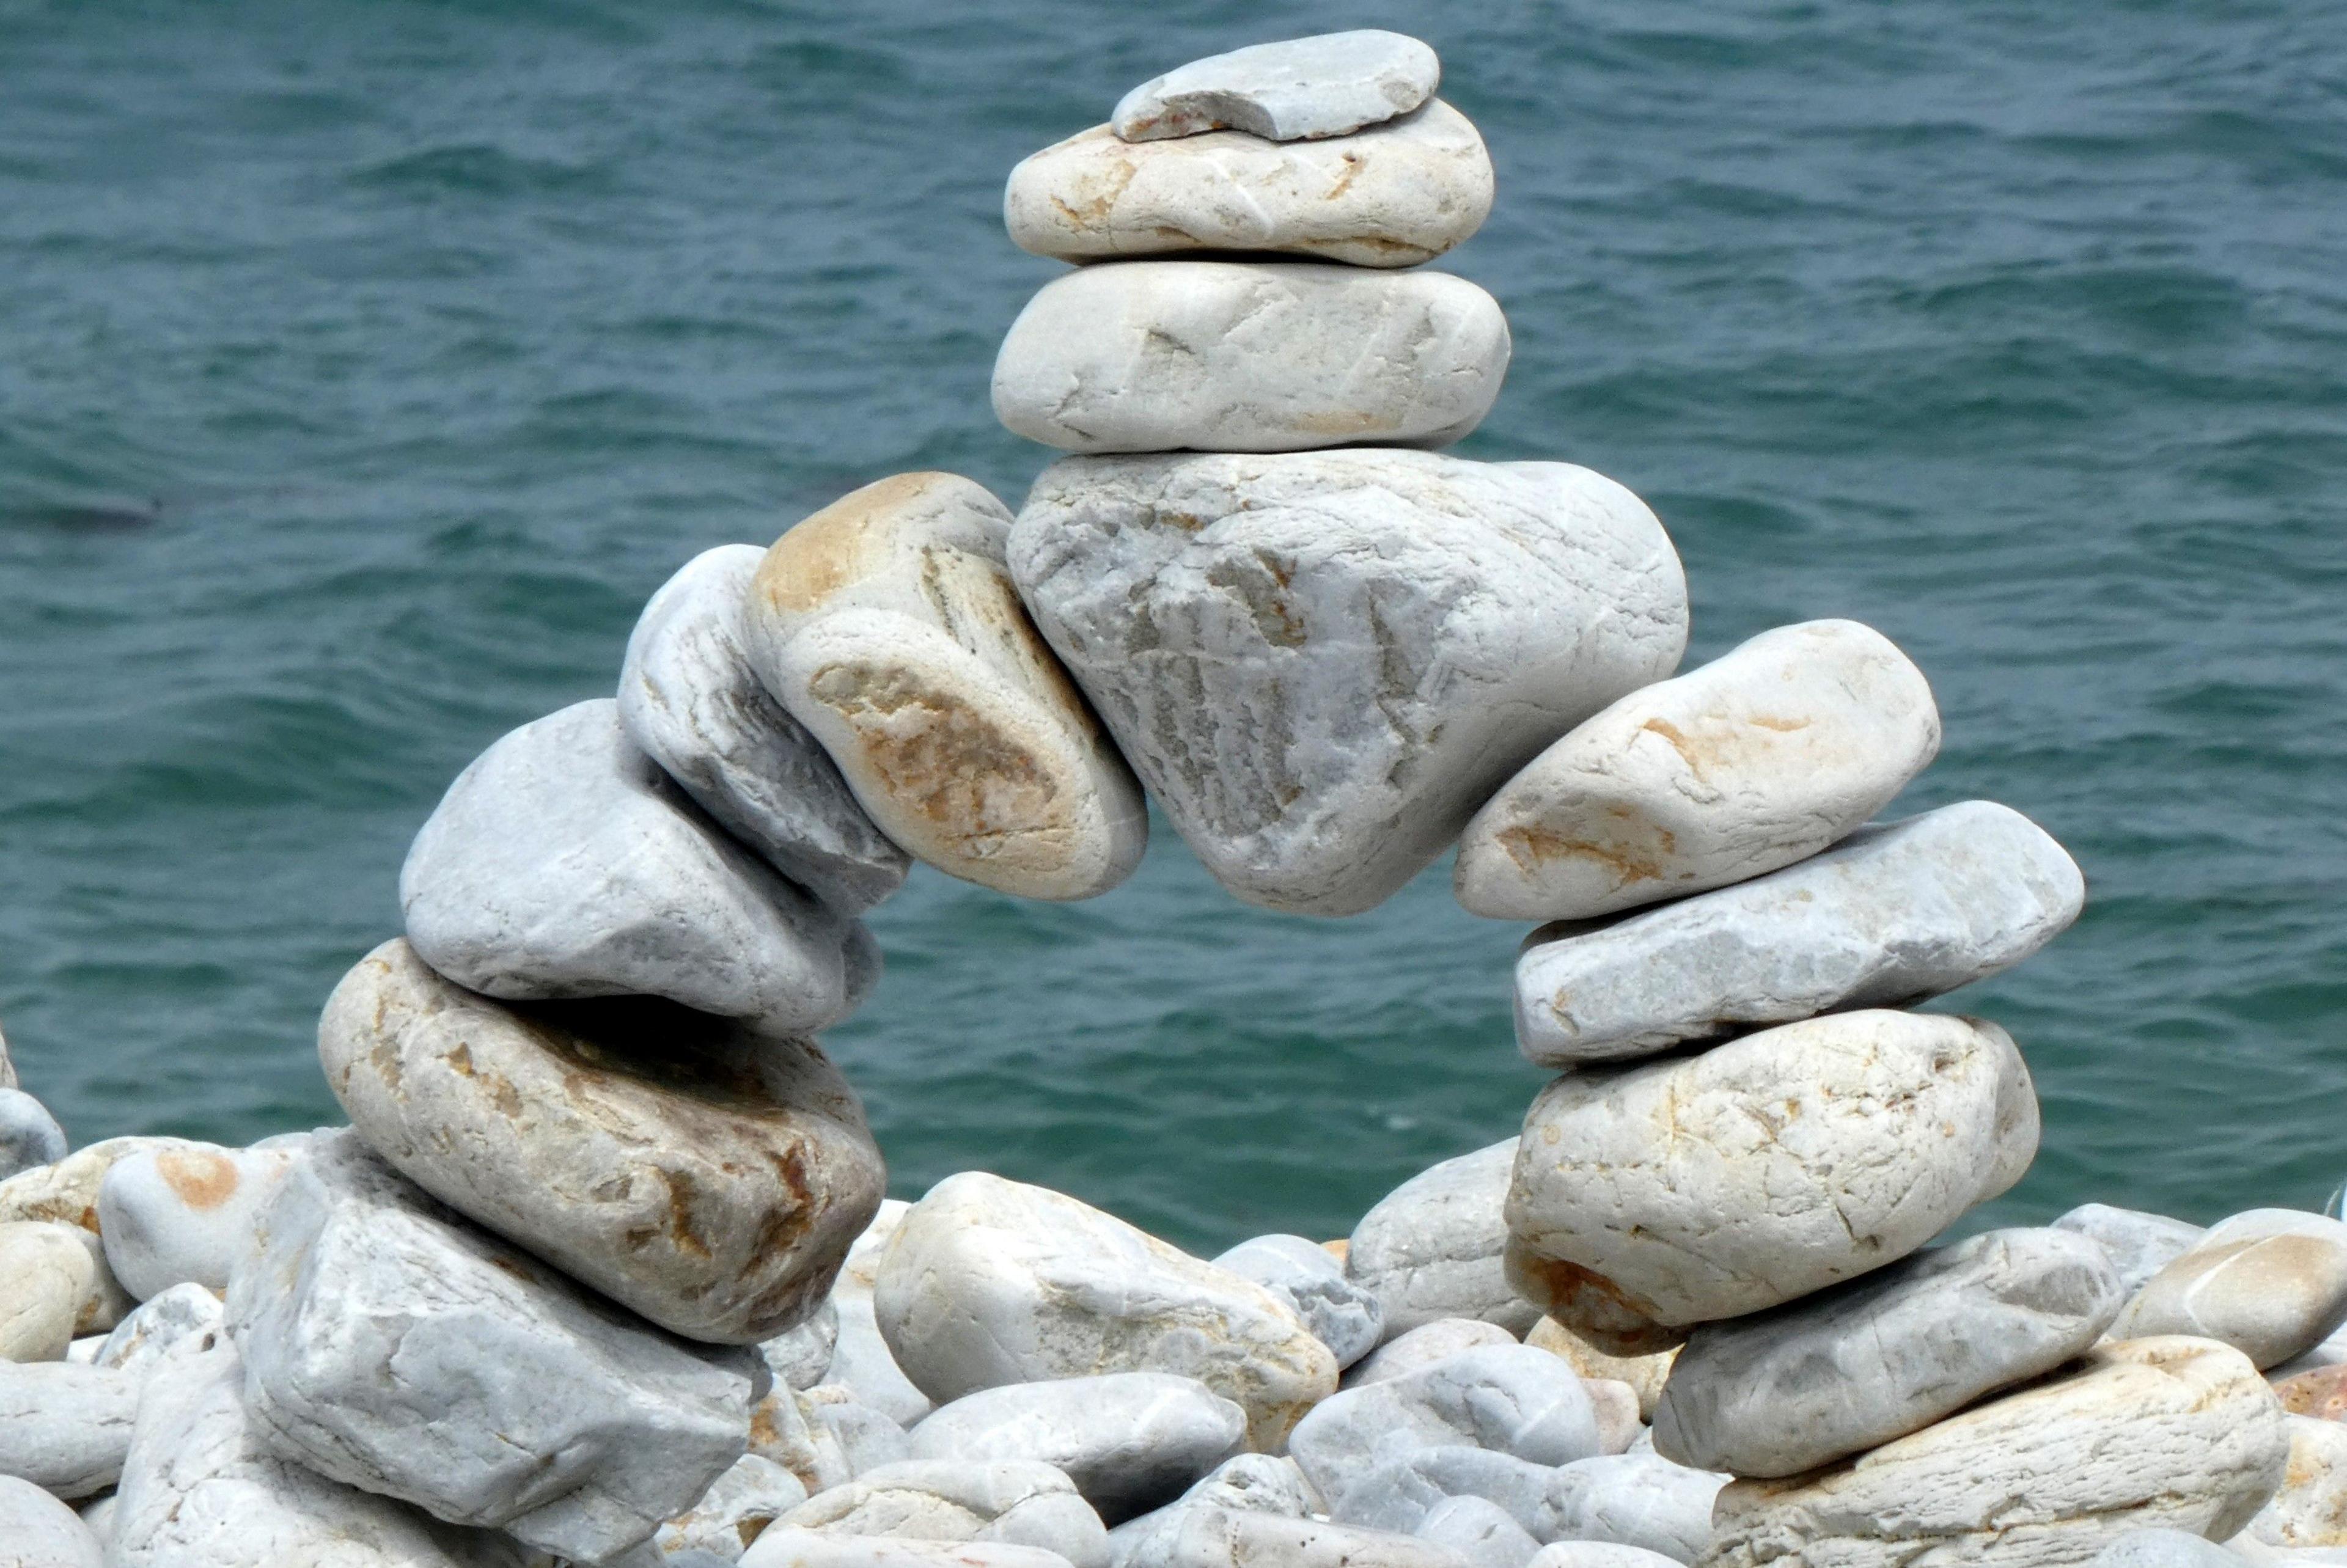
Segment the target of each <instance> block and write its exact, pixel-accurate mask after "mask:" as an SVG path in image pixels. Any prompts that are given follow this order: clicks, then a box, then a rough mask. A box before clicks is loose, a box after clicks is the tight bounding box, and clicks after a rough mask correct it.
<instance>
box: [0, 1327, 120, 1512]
mask: <svg viewBox="0 0 2347 1568" xmlns="http://www.w3.org/2000/svg"><path fill="white" fill-rule="evenodd" d="M136 1419H138V1378H137V1377H136V1376H135V1375H133V1374H131V1373H128V1372H120V1371H116V1370H114V1369H112V1368H102V1367H77V1366H74V1365H72V1364H70V1363H67V1362H61V1361H60V1362H45V1363H36V1364H32V1365H25V1364H20V1363H17V1362H14V1361H0V1476H15V1477H16V1478H18V1479H20V1480H23V1481H31V1482H32V1483H33V1484H34V1485H35V1486H37V1487H39V1488H41V1489H42V1490H43V1491H47V1492H49V1493H51V1494H53V1495H55V1496H57V1497H61V1498H65V1499H67V1500H68V1501H72V1500H74V1499H77V1498H84V1497H94V1496H96V1495H97V1493H99V1492H101V1491H105V1490H106V1489H107V1488H108V1487H109V1486H112V1485H113V1484H114V1483H115V1482H116V1481H118V1480H120V1479H121V1476H122V1456H123V1455H124V1454H125V1453H126V1452H128V1450H129V1448H130V1430H131V1426H132V1423H133V1422H134V1421H135V1420H136Z"/></svg>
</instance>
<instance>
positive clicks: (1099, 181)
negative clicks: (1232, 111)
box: [1002, 102, 1491, 267]
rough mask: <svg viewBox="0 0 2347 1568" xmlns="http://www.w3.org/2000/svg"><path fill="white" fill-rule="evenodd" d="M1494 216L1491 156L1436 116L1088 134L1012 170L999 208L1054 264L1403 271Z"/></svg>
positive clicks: (1453, 113) (1454, 113) (1453, 119)
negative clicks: (1192, 255) (1191, 257)
mask: <svg viewBox="0 0 2347 1568" xmlns="http://www.w3.org/2000/svg"><path fill="white" fill-rule="evenodd" d="M1490 213H1491V154H1490V153H1489V152H1487V151H1485V150H1484V148H1483V138H1481V136H1478V135H1477V134H1476V132H1475V128H1474V126H1472V125H1471V124H1470V123H1469V122H1468V119H1467V117H1466V116H1465V115H1462V114H1460V112H1459V111H1458V110H1457V109H1455V108H1451V107H1450V105H1449V104H1446V103H1440V102H1437V103H1430V104H1428V105H1426V106H1425V107H1424V108H1420V109H1419V110H1417V111H1415V112H1414V113H1412V114H1409V115H1408V116H1406V117H1404V118H1399V119H1396V120H1390V121H1388V122H1387V123H1385V124H1383V125H1378V126H1372V127H1370V128H1367V129H1365V130H1361V131H1358V132H1356V133H1355V134H1353V135H1351V136H1346V137H1339V138H1335V139H1333V140H1327V141H1296V142H1285V143H1283V142H1270V141H1265V140H1263V139H1262V138H1258V137H1254V136H1249V135H1247V134H1245V132H1242V131H1214V132H1212V133H1209V134H1207V135H1204V136H1194V137H1185V138H1183V139H1181V140H1179V141H1145V142H1139V143H1134V142H1127V141H1123V140H1121V139H1119V138H1117V136H1116V135H1115V133H1114V132H1113V131H1112V130H1111V129H1110V128H1109V127H1107V126H1104V125H1103V126H1096V127H1094V128H1092V129H1091V130H1088V131H1084V132H1082V133H1081V134H1080V135H1077V136H1071V137H1070V138H1068V139H1067V140H1065V141H1063V142H1060V143H1058V144H1057V145H1055V146H1052V147H1047V148H1045V149H1043V150H1042V151H1040V152H1039V153H1036V154H1035V155H1034V156H1032V157H1030V158H1029V159H1026V160H1025V161H1024V162H1022V163H1020V165H1019V167H1018V168H1016V169H1012V170H1011V171H1010V186H1009V188H1008V190H1005V192H1004V194H1003V200H1002V215H1003V220H1004V221H1005V222H1006V223H1007V224H1008V225H1009V226H1010V238H1011V240H1012V241H1014V242H1015V243H1016V244H1017V245H1018V246H1019V248H1020V250H1022V251H1032V252H1033V253H1034V254H1036V255H1038V256H1051V257H1055V258H1057V259H1058V260H1060V261H1113V260H1116V259H1118V258H1121V257H1127V256H1164V255H1174V254H1179V253H1181V252H1184V251H1207V252H1212V251H1253V252H1266V253H1279V252H1286V253H1288V254H1296V255H1306V256H1317V257H1319V258H1321V259H1323V260H1326V261H1345V262H1349V263H1351V264H1352V265H1354V266H1357V267H1409V266H1414V265H1416V264H1417V263H1418V262H1420V261H1431V260H1432V259H1433V258H1435V257H1437V256H1440V254H1442V253H1443V252H1444V251H1448V250H1450V248H1451V247H1452V246H1454V245H1456V244H1458V243H1459V242H1460V241H1463V240H1465V239H1466V238H1467V237H1468V236H1469V235H1471V234H1472V233H1474V232H1475V231H1476V230H1478V229H1480V228H1481V227H1482V226H1483V220H1484V219H1485V218H1486V217H1488V216H1489V215H1490Z"/></svg>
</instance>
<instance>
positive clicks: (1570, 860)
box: [1451, 620, 1940, 920]
mask: <svg viewBox="0 0 2347 1568" xmlns="http://www.w3.org/2000/svg"><path fill="white" fill-rule="evenodd" d="M1939 750H1940V712H1939V709H1938V707H1937V706H1936V705H1935V704H1934V703H1933V702H1932V688H1931V686H1930V684H1929V683H1928V682H1925V681H1924V679H1923V672H1922V671H1920V670H1918V669H1916V668H1915V666H1914V664H1913V662H1912V661H1910V660H1909V659H1908V657H1907V656H1906V655H1905V654H1904V653H1901V651H1899V650H1898V648H1897V647H1896V646H1895V645H1893V644H1892V642H1891V640H1890V639H1889V638H1887V637H1885V636H1883V635H1882V634H1881V632H1879V631H1876V630H1873V629H1872V628H1871V627H1868V626H1862V625H1860V624H1859V623H1858V622H1857V621H1855V620H1809V621H1803V622H1801V623H1800V624H1799V625H1797V626H1780V627H1778V628H1777V629H1775V630H1771V631H1764V632H1762V633H1761V634H1760V635H1759V636H1758V637H1755V638H1753V639H1752V640H1751V641H1747V642H1744V643H1740V644H1738V645H1737V647H1735V648H1733V649H1731V650H1729V651H1728V652H1727V653H1726V654H1724V655H1722V656H1721V657H1720V658H1717V659H1715V660H1713V661H1711V662H1710V663H1708V664H1706V665H1703V666H1701V667H1699V668H1697V669H1695V670H1690V671H1687V672H1686V674H1684V675H1680V676H1676V677H1675V678H1674V679H1671V680H1668V681H1660V682H1655V684H1654V685H1651V686H1646V687H1643V688H1641V689H1640V690H1638V691H1635V692H1631V693H1630V694H1629V695H1627V696H1625V697H1624V698H1622V699H1621V700H1620V701H1618V702H1614V704H1613V705H1612V706H1611V707H1609V708H1607V709H1605V711H1604V712H1601V713H1598V714H1596V715H1594V717H1592V718H1589V719H1587V720H1584V721H1583V723H1580V724H1578V725H1576V726H1574V728H1573V731H1572V733H1569V734H1567V735H1565V736H1564V737H1563V739H1561V740H1559V741H1558V742H1557V743H1555V744H1554V745H1552V746H1550V747H1549V748H1548V749H1547V750H1546V751H1544V752H1542V753H1541V754H1540V755H1539V756H1537V757H1534V758H1533V759H1532V761H1531V762H1530V763H1528V764H1525V765H1524V768H1523V771H1522V772H1521V773H1519V774H1516V775H1515V777H1513V778H1512V779H1510V780H1509V781H1508V782H1507V784H1506V785H1505V786H1503V787H1502V788H1501V790H1500V792H1499V793H1498V794H1495V795H1493V796H1492V797H1491V800H1490V801H1489V802H1488V803H1487V804H1485V805H1484V806H1483V808H1482V809H1481V811H1479V812H1477V813H1476V814H1475V817H1474V820H1473V821H1471V822H1470V823H1469V824H1468V825H1467V828H1466V831H1465V832H1464V833H1462V834H1461V835H1460V838H1459V859H1458V863H1457V866H1456V868H1455V870H1454V872H1453V874H1452V879H1451V881H1452V886H1453V888H1454V889H1455V890H1456V892H1457V894H1458V897H1459V902H1460V907H1463V908H1465V909H1466V910H1467V911H1468V912H1469V913H1471V914H1475V915H1487V916H1491V917H1493V918H1495V919H1501V920H1587V919H1592V918H1594V917H1597V916H1600V915H1610V914H1613V913H1614V912H1615V911H1616V910H1621V909H1630V908H1635V907H1638V906H1639V905H1642V904H1653V903H1655V902H1658V901H1660V900H1662V899H1665V898H1676V897H1684V896H1686V894H1690V893H1701V892H1704V891H1706V890H1707V889H1709V888H1713V887H1724V886H1727V885H1728V884H1729V883H1731V882H1742V881H1746V880H1747V879H1749V878H1751V877H1754V876H1764V875H1766V874H1767V873H1768V872H1771V871H1776V870H1779V869H1781V868H1782V867H1784V866H1790V865H1792V864H1793V863H1794V862H1795V861H1797V860H1805V859H1807V858H1809V856H1812V855H1815V854H1816V853H1817V852H1818V851H1819V850H1821V849H1824V848H1826V847H1827V846H1828V845H1831V844H1833V843H1835V842H1837V841H1838V840H1840V839H1841V838H1843V837H1844V836H1846V835H1849V834H1850V832H1851V831H1852V830H1853V829H1855V828H1857V827H1859V826H1860V825H1862V824H1864V823H1865V822H1866V820H1867V819H1868V818H1869V817H1871V816H1872V815H1874V814H1875V813H1876V812H1878V811H1880V810H1881V809H1882V807H1883V806H1885V805H1887V804H1890V803H1891V797H1892V796H1894V795H1896V794H1898V793H1899V792H1900V791H1901V789H1903V788H1905V787H1906V785H1907V781H1908V780H1910V779H1911V778H1913V777H1914V776H1915V775H1916V774H1919V773H1922V771H1923V769H1924V768H1925V767H1926V766H1927V765H1929V764H1930V763H1931V761H1932V758H1933V757H1934V756H1936V755H1938V754H1939Z"/></svg>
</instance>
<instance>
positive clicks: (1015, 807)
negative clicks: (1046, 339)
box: [743, 474, 1149, 899]
mask: <svg viewBox="0 0 2347 1568" xmlns="http://www.w3.org/2000/svg"><path fill="white" fill-rule="evenodd" d="M1009 531H1010V512H1009V511H1008V510H1006V509H1005V508H1004V507H1003V505H1002V503H1001V502H999V501H998V500H996V499H995V498H994V497H992V496H990V495H989V494H987V492H986V491H985V490H983V489H982V488H980V487H979V486H977V485H974V484H972V483H970V481H969V480H968V479H964V478H960V477H958V476H955V475H952V474H899V475H897V477H894V478H890V479H883V480H881V481H880V482H879V483H878V484H875V485H866V487H864V488H862V489H860V490H857V491H855V492H853V493H852V494H850V495H847V496H845V497H841V498H840V499H839V500H837V501H835V502H833V503H832V504H831V505H830V506H828V507H825V508H824V509H823V510H822V511H819V512H817V513H815V515H814V516H813V517H811V518H806V519H805V521H803V522H801V523H799V524H798V525H797V526H796V527H794V528H791V529H790V530H789V531H788V532H787V533H785V534H784V535H783V537H782V538H779V539H777V540H776V541H774V548H772V549H770V550H768V551H767V552H766V557H765V559H764V563H763V564H761V565H760V567H759V569H758V575H757V577H756V578H755V579H753V582H752V584H751V587H750V593H749V600H748V603H747V606H746V608H745V609H744V611H743V645H744V647H745V648H746V649H747V651H748V652H749V656H750V660H751V663H752V666H753V668H754V669H755V670H756V671H757V672H758V676H759V679H760V680H762V681H763V682H764V683H765V686H766V689H767V690H768V691H769V692H773V693H774V697H775V698H776V700H778V701H779V702H781V703H782V704H783V706H784V708H786V709H788V710H789V711H790V712H791V715H792V716H793V717H794V718H795V719H797V720H798V721H799V723H802V724H804V725H805V726H806V728H807V730H808V731H809V732H810V733H813V734H814V736H815V739H816V740H818V741H820V742H821V743H823V745H824V748H825V750H826V751H827V752H829V753H831V757H832V760H833V761H834V762H835V763H836V764H838V767H839V770H840V773H841V774H842V775H843V776H844V777H845V778H846V781H847V785H848V787H849V788H850V789H851V790H853V791H854V792H855V793H856V799H857V800H858V801H859V802H861V803H862V804H863V806H864V809H865V810H866V812H868V813H870V814H871V816H872V819H873V820H874V821H875V822H876V823H878V824H879V825H880V828H881V830H882V831H883V832H884V833H886V834H887V835H888V837H889V838H890V839H892V840H893V841H894V842H896V843H897V844H898V845H902V846H903V847H904V848H905V849H907V850H908V851H909V852H911V853H912V854H913V855H915V856H917V857H919V858H920V859H922V860H924V861H927V862H928V864H929V865H931V866H936V867H937V868H938V870H940V871H943V872H946V873H947V874H948V875H949V876H959V877H962V878H964V879H966V880H968V881H971V882H976V883H979V884H980V885H981V886H988V887H993V888H997V889H999V890H1000V891H1002V892H1005V893H1012V894H1016V895H1018V896H1020V897H1027V898H1059V899H1066V898H1089V897H1092V896H1093V895H1094V894H1098V893H1104V892H1106V891H1107V890H1108V889H1109V888H1111V887H1113V886H1116V885H1117V884H1118V883H1120V882H1122V881H1123V880H1124V879H1125V877H1127V876H1130V875H1132V872H1133V867H1134V866H1137V865H1139V864H1140V862H1141V853H1142V850H1143V847H1144V846H1145V845H1146V843H1147V840H1148V835H1149V820H1148V815H1147V813H1146V811H1145V809H1144V807H1143V804H1142V798H1141V788H1140V785H1139V784H1136V783H1135V782H1134V781H1133V774H1132V772H1131V770H1129V769H1128V768H1127V767H1126V766H1125V765H1124V762H1123V759H1122V758H1121V757H1119V756H1118V755H1117V753H1116V749H1115V747H1114V746H1112V744H1110V743H1109V740H1108V737H1107V736H1106V735H1105V734H1104V733H1102V730H1101V727H1100V723H1099V722H1098V721H1097V720H1095V719H1094V718H1093V717H1092V711H1091V710H1090V709H1089V708H1087V707H1086V706H1085V705H1084V700H1083V698H1082V697H1081V695H1079V694H1078V692H1077V691H1076V689H1075V687H1074V686H1073V685H1072V684H1071V682H1069V680H1068V676H1067V671H1064V670H1062V669H1061V667H1060V664H1059V661H1057V660H1056V659H1054V658H1053V657H1052V656H1051V650H1050V649H1048V648H1046V647H1044V645H1043V641H1042V640H1041V639H1040V637H1038V636H1037V635H1036V633H1035V628H1034V626H1033V624H1032V623H1031V622H1030V621H1029V620H1028V618H1027V611H1026V610H1025V609H1024V608H1022V607H1021V606H1020V602H1019V598H1018V595H1017V594H1016V593H1015V592H1014V591H1013V589H1012V588H1011V585H1010V578H1009V576H1008V574H1007V573H1006V572H1005V570H1004V568H1003V541H1004V538H1005V537H1006V536H1007V534H1008V533H1009Z"/></svg>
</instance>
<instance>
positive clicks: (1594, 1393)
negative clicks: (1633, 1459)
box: [1581, 1378, 1648, 1454]
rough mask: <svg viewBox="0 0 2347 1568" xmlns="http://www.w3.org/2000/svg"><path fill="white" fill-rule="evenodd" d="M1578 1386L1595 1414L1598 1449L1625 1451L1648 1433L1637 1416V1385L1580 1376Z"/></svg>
mask: <svg viewBox="0 0 2347 1568" xmlns="http://www.w3.org/2000/svg"><path fill="white" fill-rule="evenodd" d="M1581 1387H1582V1389H1583V1391H1585V1392H1586V1393H1587V1394H1588V1395H1589V1408H1590V1409H1591V1410H1593V1411H1594V1412H1595V1414H1596V1417H1597V1451H1598V1452H1599V1453H1601V1454H1618V1453H1626V1452H1628V1451H1629V1449H1630V1445H1631V1444H1633V1443H1635V1442H1637V1441H1638V1440H1640V1439H1642V1438H1645V1437H1647V1436H1648V1433H1647V1431H1646V1426H1645V1422H1644V1421H1643V1420H1641V1419H1639V1413H1638V1390H1637V1389H1634V1388H1632V1387H1631V1386H1630V1385H1629V1384H1627V1383H1624V1382H1620V1381H1618V1380H1616V1379H1614V1378H1582V1380H1581Z"/></svg>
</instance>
